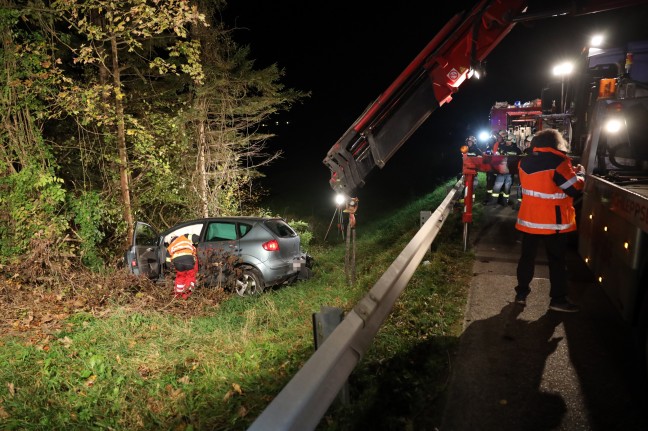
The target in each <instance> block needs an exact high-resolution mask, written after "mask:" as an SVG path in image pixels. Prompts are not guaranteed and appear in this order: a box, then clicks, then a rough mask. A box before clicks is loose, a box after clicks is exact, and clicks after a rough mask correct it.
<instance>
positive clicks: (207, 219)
mask: <svg viewBox="0 0 648 431" xmlns="http://www.w3.org/2000/svg"><path fill="white" fill-rule="evenodd" d="M268 220H284V219H283V218H281V217H258V216H231V217H203V218H197V219H193V220H187V221H183V222H180V223H176V224H175V225H173V226H171V227H170V228H168V229H166V230H165V232H169V231H171V230H175V229H178V228H180V227H182V226H188V225H192V224H196V223H205V222H213V221H232V222H248V223H255V222H264V221H268ZM284 221H285V220H284Z"/></svg>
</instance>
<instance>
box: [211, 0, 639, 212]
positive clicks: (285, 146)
mask: <svg viewBox="0 0 648 431" xmlns="http://www.w3.org/2000/svg"><path fill="white" fill-rule="evenodd" d="M378 3H379V2H375V1H367V0H353V1H349V0H346V1H337V0H335V1H334V0H331V1H327V2H305V1H303V0H301V1H298V0H278V1H272V2H271V1H267V0H265V1H264V0H236V1H234V0H232V1H230V4H229V6H228V8H227V10H226V12H225V14H224V19H225V20H226V22H228V24H229V25H230V26H236V27H237V30H236V31H235V32H234V38H235V40H236V41H237V42H238V43H239V44H242V45H250V47H251V50H252V54H251V57H252V58H254V59H255V60H256V64H257V65H258V66H259V67H264V66H267V65H269V64H272V63H277V64H278V65H279V67H281V68H283V69H284V70H285V77H284V79H283V81H282V82H283V83H284V84H285V85H286V86H287V87H291V88H295V89H298V90H302V91H310V92H311V93H312V96H311V97H310V98H308V99H306V100H305V101H304V102H303V103H301V104H297V105H295V106H294V107H293V109H292V110H291V111H290V112H288V113H286V114H284V115H282V116H281V119H280V120H281V121H284V120H288V121H290V125H289V126H284V127H281V128H279V129H277V133H278V136H277V137H276V138H274V139H273V140H272V142H271V146H270V148H271V149H274V148H281V149H282V150H283V152H284V156H283V158H282V159H281V160H280V161H278V162H276V163H275V164H274V165H273V166H272V167H271V168H268V169H266V170H265V171H264V173H265V174H266V175H267V177H266V178H265V179H264V180H263V182H262V184H263V186H264V187H265V188H267V189H268V190H269V191H270V194H269V200H268V201H267V202H268V205H269V206H271V207H273V209H275V210H277V211H282V210H286V211H289V210H291V209H293V208H298V207H299V208H301V209H302V211H303V210H304V209H306V210H307V211H311V212H312V213H313V214H314V215H322V214H321V213H322V212H324V213H326V214H328V213H329V212H331V214H332V211H333V210H334V204H333V203H332V199H333V191H332V190H331V189H330V187H329V185H328V179H329V176H330V173H329V170H328V168H327V167H326V166H325V165H324V164H323V163H322V160H323V159H324V157H325V156H326V153H327V152H328V150H329V149H330V148H331V146H332V145H333V144H334V143H335V142H336V141H337V140H338V139H339V138H340V137H341V136H342V134H343V133H344V132H345V131H346V130H347V129H348V128H349V127H350V126H351V124H352V123H353V122H354V121H355V120H356V119H357V118H358V117H359V116H360V115H361V114H362V112H363V111H364V109H365V108H366V107H367V106H368V105H369V104H370V103H371V102H373V101H374V100H375V99H376V98H377V97H378V95H379V94H380V93H381V92H383V91H384V90H385V89H386V88H387V87H388V86H389V85H390V84H391V83H392V82H393V80H394V79H395V78H396V77H397V76H398V75H399V74H400V73H401V72H402V71H403V69H404V68H405V67H406V66H407V65H408V64H409V63H410V62H411V61H412V60H413V59H414V57H415V56H416V55H417V54H418V53H419V52H420V50H421V49H422V48H423V47H424V46H425V45H426V44H427V43H428V42H429V40H430V39H432V37H434V35H435V34H436V33H437V32H438V31H439V30H440V29H441V27H442V26H443V25H444V24H445V23H446V22H447V21H448V20H449V19H450V18H451V17H452V16H453V15H454V14H455V13H457V12H460V11H461V10H463V9H468V8H470V7H472V6H474V4H475V2H472V1H456V2H450V3H447V4H445V6H443V5H444V3H442V5H439V2H436V1H435V2H432V1H431V0H428V1H411V2H403V3H402V5H403V6H402V7H398V5H399V4H398V3H393V2H390V3H389V4H378ZM542 3H543V4H545V5H546V4H547V2H546V1H544V2H542ZM563 3H564V2H563ZM557 4H562V3H561V2H558V3H557ZM529 9H530V10H531V11H533V10H537V9H536V8H535V7H534V3H531V4H530V7H529ZM647 22H648V5H646V4H644V5H641V6H633V7H629V8H624V9H619V10H616V11H611V12H605V13H598V14H591V15H587V16H582V17H559V18H554V19H550V20H543V21H539V22H534V23H528V24H518V25H516V26H515V28H514V29H513V30H512V32H511V33H510V34H509V35H508V36H507V37H506V38H504V40H503V41H502V43H500V45H498V46H497V47H496V48H495V49H494V50H493V52H491V54H490V55H489V57H488V58H487V60H486V72H487V75H486V76H485V77H484V78H482V79H480V80H470V81H468V82H466V83H464V84H463V85H462V86H461V87H460V89H459V92H458V93H457V94H455V95H454V98H453V101H452V102H450V103H449V104H446V105H444V106H443V107H441V108H440V109H438V110H436V111H435V112H433V113H432V115H431V116H430V118H429V119H428V120H427V122H426V123H425V124H424V125H423V126H421V127H420V128H419V130H418V131H417V132H416V133H415V134H414V135H413V136H412V137H411V138H410V140H409V141H408V142H407V143H405V145H404V146H403V147H402V148H401V149H400V150H399V151H398V152H397V153H396V155H395V156H394V157H393V158H392V159H391V160H390V161H389V162H388V163H387V165H386V167H385V168H384V169H378V168H376V169H375V170H374V172H373V173H372V174H371V175H370V176H369V177H368V178H367V183H366V185H365V186H364V187H363V188H361V189H359V190H358V191H357V195H358V197H359V198H360V205H361V206H360V208H359V209H360V210H361V211H362V209H363V208H372V207H374V206H380V205H383V204H384V203H385V202H386V201H387V200H389V202H392V203H393V204H394V205H400V204H402V203H405V202H407V200H409V199H411V198H412V197H415V196H419V195H421V194H423V193H425V192H426V191H430V190H431V189H433V188H434V186H435V185H437V184H438V183H439V180H440V179H447V178H449V177H450V176H452V175H455V174H457V173H459V172H460V169H461V161H460V155H459V151H458V148H459V146H460V145H461V143H462V142H463V141H464V139H465V138H466V136H468V135H471V134H472V135H476V134H477V133H478V132H479V130H481V129H483V128H487V125H488V115H489V110H490V108H491V106H492V105H493V104H494V103H495V102H496V101H508V102H510V103H512V102H514V101H516V100H520V101H522V102H525V101H529V100H533V99H535V98H539V97H540V92H541V89H542V88H543V86H545V85H546V84H547V82H549V81H551V80H555V78H554V77H552V76H551V68H552V66H553V65H554V64H556V63H557V62H559V61H562V60H565V59H569V58H573V57H575V56H576V55H577V54H578V53H579V52H580V50H581V48H582V47H583V46H584V45H585V43H586V41H587V40H588V38H589V36H591V34H593V33H596V32H601V31H604V32H605V33H606V34H607V35H608V36H609V37H610V38H611V39H614V38H615V37H616V38H618V39H622V38H630V39H634V40H637V39H641V38H648V25H646V23H647ZM621 33H623V35H622V34H621ZM390 196H393V198H392V197H390ZM296 201H299V203H300V205H297V204H295V203H294V202H296ZM363 204H364V206H363Z"/></svg>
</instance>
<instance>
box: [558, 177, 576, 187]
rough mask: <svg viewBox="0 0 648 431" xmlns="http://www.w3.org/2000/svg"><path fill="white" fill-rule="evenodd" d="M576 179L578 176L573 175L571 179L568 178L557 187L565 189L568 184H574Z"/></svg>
mask: <svg viewBox="0 0 648 431" xmlns="http://www.w3.org/2000/svg"><path fill="white" fill-rule="evenodd" d="M576 181H578V177H573V178H572V179H569V180H567V181H565V182H564V183H562V184H561V185H559V186H558V187H560V188H561V189H563V190H565V189H568V188H569V186H571V185H572V184H575V183H576Z"/></svg>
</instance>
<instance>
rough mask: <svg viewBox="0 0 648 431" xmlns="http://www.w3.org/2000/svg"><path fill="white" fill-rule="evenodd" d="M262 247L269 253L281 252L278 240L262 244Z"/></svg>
mask: <svg viewBox="0 0 648 431" xmlns="http://www.w3.org/2000/svg"><path fill="white" fill-rule="evenodd" d="M261 247H263V249H264V250H267V251H279V243H278V242H277V240H276V239H273V240H272V241H268V242H264V243H263V244H261Z"/></svg>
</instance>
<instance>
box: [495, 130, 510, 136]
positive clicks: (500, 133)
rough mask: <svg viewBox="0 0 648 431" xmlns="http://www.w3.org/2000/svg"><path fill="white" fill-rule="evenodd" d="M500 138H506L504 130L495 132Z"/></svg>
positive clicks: (506, 133) (506, 134)
mask: <svg viewBox="0 0 648 431" xmlns="http://www.w3.org/2000/svg"><path fill="white" fill-rule="evenodd" d="M497 133H498V134H499V135H500V136H501V137H502V138H506V137H507V136H508V132H507V131H506V130H500V131H499V132H497Z"/></svg>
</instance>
